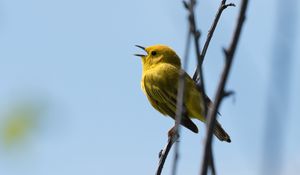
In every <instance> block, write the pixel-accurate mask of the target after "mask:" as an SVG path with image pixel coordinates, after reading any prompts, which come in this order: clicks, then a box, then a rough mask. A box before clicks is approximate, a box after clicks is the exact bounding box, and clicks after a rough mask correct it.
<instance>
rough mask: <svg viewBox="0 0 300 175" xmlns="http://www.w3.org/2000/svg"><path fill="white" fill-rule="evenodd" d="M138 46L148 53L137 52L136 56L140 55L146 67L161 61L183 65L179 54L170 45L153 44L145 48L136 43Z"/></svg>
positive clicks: (177, 65) (178, 65)
mask: <svg viewBox="0 0 300 175" xmlns="http://www.w3.org/2000/svg"><path fill="white" fill-rule="evenodd" d="M136 47H139V48H141V49H143V50H144V51H145V52H146V55H144V54H135V56H139V57H141V58H142V64H143V67H144V68H149V67H152V66H155V65H157V64H159V63H169V64H172V65H173V66H176V67H179V68H180V66H181V63H180V59H179V57H178V56H177V54H176V53H175V51H173V49H171V48H170V47H168V46H165V45H153V46H149V47H146V48H145V47H142V46H139V45H136Z"/></svg>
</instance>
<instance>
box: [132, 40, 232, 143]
mask: <svg viewBox="0 0 300 175" xmlns="http://www.w3.org/2000/svg"><path fill="white" fill-rule="evenodd" d="M136 46H137V47H139V48H141V49H143V50H144V51H145V52H146V54H135V56H139V57H141V59H142V66H143V70H142V80H141V88H142V90H143V92H144V93H145V95H146V96H147V98H148V100H149V102H150V103H151V105H152V106H153V107H154V108H155V109H156V110H157V111H159V112H160V113H161V114H163V115H168V116H170V117H171V118H173V119H175V115H176V104H177V91H178V80H179V74H180V71H183V73H184V80H185V92H184V94H185V95H184V101H183V108H184V112H183V116H182V120H181V123H180V124H181V125H183V126H184V127H186V128H188V129H190V130H191V131H193V132H194V133H198V128H197V126H196V125H195V124H194V123H193V121H192V120H191V118H195V119H198V120H200V121H202V122H206V120H205V114H204V111H205V106H204V105H207V109H208V108H209V107H211V104H212V102H211V101H210V100H209V98H208V97H207V96H206V95H205V98H206V99H203V96H202V92H201V91H200V90H199V88H197V85H196V83H195V82H194V81H193V80H192V78H191V77H190V76H189V75H188V74H187V73H186V72H185V71H184V70H182V68H181V62H180V58H179V57H178V55H177V54H176V53H175V51H174V50H173V49H171V48H170V47H168V46H166V45H160V44H159V45H153V46H149V47H146V48H145V47H142V46H139V45H136ZM204 101H205V102H204ZM214 135H215V136H216V137H217V138H218V139H219V140H221V141H226V142H231V140H230V137H229V135H228V134H227V133H226V132H225V130H224V129H223V128H222V126H221V124H220V123H219V122H218V121H216V125H215V128H214Z"/></svg>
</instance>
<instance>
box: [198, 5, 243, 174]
mask: <svg viewBox="0 0 300 175" xmlns="http://www.w3.org/2000/svg"><path fill="white" fill-rule="evenodd" d="M247 5H248V0H243V1H242V5H241V9H240V12H239V17H238V21H237V25H236V28H235V31H234V34H233V38H232V40H231V43H230V46H229V48H228V49H226V50H225V53H226V54H225V57H226V60H227V61H226V62H225V66H224V70H223V73H222V76H221V79H220V83H219V86H218V89H217V93H216V97H215V100H214V104H213V106H212V108H211V109H210V110H209V112H208V118H207V134H206V139H205V147H204V153H203V159H202V166H201V175H206V174H207V169H208V161H207V160H209V156H210V153H211V145H212V135H213V128H214V126H215V123H216V116H217V111H218V109H219V106H220V104H221V101H222V99H223V98H224V89H225V85H226V82H227V79H228V75H229V71H230V68H231V65H232V61H233V56H234V53H235V50H236V46H237V43H238V40H239V37H240V33H241V30H242V27H243V23H244V21H245V15H246V9H247Z"/></svg>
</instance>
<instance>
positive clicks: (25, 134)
mask: <svg viewBox="0 0 300 175" xmlns="http://www.w3.org/2000/svg"><path fill="white" fill-rule="evenodd" d="M38 120H39V109H38V107H37V106H36V105H34V104H30V103H26V104H21V105H16V106H15V107H13V108H12V110H11V111H9V112H8V115H7V116H5V120H4V121H3V123H2V127H1V130H2V131H1V133H2V140H3V143H4V145H5V146H6V147H8V148H10V147H12V146H13V145H19V144H22V143H23V142H25V141H26V140H27V139H28V138H29V136H30V135H32V134H33V132H34V130H35V128H37V125H38Z"/></svg>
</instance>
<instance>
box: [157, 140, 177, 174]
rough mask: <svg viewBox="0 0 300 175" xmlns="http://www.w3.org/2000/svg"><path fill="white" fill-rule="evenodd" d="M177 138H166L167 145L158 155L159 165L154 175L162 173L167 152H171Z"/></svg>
mask: <svg viewBox="0 0 300 175" xmlns="http://www.w3.org/2000/svg"><path fill="white" fill-rule="evenodd" d="M177 139H178V138H174V137H173V138H172V137H169V138H168V143H167V144H166V146H165V147H164V149H163V150H161V152H160V154H159V163H158V168H157V170H156V173H155V174H156V175H160V174H161V172H162V169H163V167H164V164H165V161H166V159H167V156H168V154H169V151H170V150H171V148H172V145H173V144H174V143H175V142H176V140H177Z"/></svg>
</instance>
